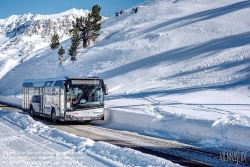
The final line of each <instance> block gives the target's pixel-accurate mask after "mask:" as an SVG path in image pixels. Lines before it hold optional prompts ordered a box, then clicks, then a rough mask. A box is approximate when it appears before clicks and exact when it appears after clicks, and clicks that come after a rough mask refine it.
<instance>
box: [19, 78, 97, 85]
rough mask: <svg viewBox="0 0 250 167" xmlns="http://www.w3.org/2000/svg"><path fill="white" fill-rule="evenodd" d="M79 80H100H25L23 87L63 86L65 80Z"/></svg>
mask: <svg viewBox="0 0 250 167" xmlns="http://www.w3.org/2000/svg"><path fill="white" fill-rule="evenodd" d="M69 79H70V80H73V79H74V80H81V79H95V80H96V79H98V80H99V79H101V78H99V77H87V78H86V77H57V78H45V79H25V80H24V81H23V87H43V86H52V85H53V86H63V85H64V82H63V81H66V80H69Z"/></svg>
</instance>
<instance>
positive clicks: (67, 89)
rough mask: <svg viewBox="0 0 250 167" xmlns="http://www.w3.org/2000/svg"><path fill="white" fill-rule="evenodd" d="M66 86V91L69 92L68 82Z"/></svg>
mask: <svg viewBox="0 0 250 167" xmlns="http://www.w3.org/2000/svg"><path fill="white" fill-rule="evenodd" d="M64 86H65V91H66V92H69V84H68V83H67V82H66V83H64Z"/></svg>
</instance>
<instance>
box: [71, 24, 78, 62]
mask: <svg viewBox="0 0 250 167" xmlns="http://www.w3.org/2000/svg"><path fill="white" fill-rule="evenodd" d="M70 40H71V46H70V49H69V55H70V56H71V58H70V60H71V61H75V60H76V58H75V57H76V55H77V54H78V51H77V47H78V46H79V44H80V38H79V34H78V30H77V29H76V28H74V29H72V31H71V38H70Z"/></svg>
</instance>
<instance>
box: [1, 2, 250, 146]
mask: <svg viewBox="0 0 250 167" xmlns="http://www.w3.org/2000/svg"><path fill="white" fill-rule="evenodd" d="M137 7H138V12H137V13H135V14H131V13H130V11H131V9H128V10H125V13H124V14H122V15H120V16H119V17H115V16H114V17H111V18H109V19H108V20H106V21H104V22H103V23H102V30H101V36H100V38H99V41H98V42H97V43H96V45H94V46H91V47H89V48H87V49H83V48H82V47H80V48H79V49H80V53H79V54H78V55H77V61H76V62H70V61H69V56H68V55H65V57H66V61H65V62H64V63H63V64H62V65H61V66H60V65H59V62H58V55H57V53H56V52H53V51H51V49H50V48H49V47H46V48H44V49H42V50H40V51H34V52H33V53H32V55H34V57H33V58H31V59H29V60H27V61H25V62H23V63H22V64H20V65H19V66H18V67H16V68H14V69H13V70H12V71H10V72H9V73H7V74H6V75H5V76H4V77H3V78H2V79H1V80H0V85H1V86H2V87H3V94H4V95H18V94H21V85H22V81H23V80H24V79H28V78H48V77H56V76H67V75H68V76H100V77H102V78H104V80H105V82H106V83H107V84H108V85H109V90H110V94H109V96H108V97H107V103H106V104H107V107H108V108H109V109H110V110H113V111H114V110H117V111H118V110H119V111H122V112H127V113H133V114H136V113H139V114H144V115H150V116H152V117H153V118H154V119H153V120H152V123H153V124H154V125H155V126H151V125H152V124H151V123H148V122H145V121H144V120H143V119H142V120H138V119H136V120H132V119H129V120H128V119H126V121H125V118H117V119H119V120H120V121H121V122H122V121H123V123H127V124H130V123H131V124H133V125H138V126H140V125H143V126H144V125H145V126H147V127H149V129H146V130H145V131H144V132H145V133H149V134H154V135H159V134H161V135H162V134H163V136H168V137H169V136H170V137H172V138H176V139H185V140H193V141H195V142H197V143H202V144H204V145H209V144H211V145H220V142H218V140H221V141H222V142H230V143H238V144H242V145H248V146H249V143H248V142H247V141H249V140H250V136H249V133H250V113H249V111H250V110H249V109H250V87H249V85H250V61H249V60H250V20H249V15H250V10H249V8H250V1H249V0H247V1H246V0H223V1H217V0H148V1H146V2H145V3H142V4H140V5H138V6H137ZM62 45H63V47H64V48H66V49H68V48H69V46H70V40H65V41H64V42H62ZM130 118H131V117H130ZM136 118H138V117H136ZM117 119H116V120H117ZM122 119H123V120H122ZM140 121H141V122H140ZM236 126H237V128H238V127H240V128H239V129H237V128H236V129H234V128H233V127H236ZM158 132H160V133H158ZM236 132H237V133H236ZM239 134H241V135H239ZM209 138H213V139H214V140H207V139H209Z"/></svg>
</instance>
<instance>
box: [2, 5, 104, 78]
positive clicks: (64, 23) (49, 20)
mask: <svg viewBox="0 0 250 167" xmlns="http://www.w3.org/2000/svg"><path fill="white" fill-rule="evenodd" d="M89 12H90V11H88V10H82V9H81V10H77V9H71V10H68V11H65V12H62V13H59V14H53V15H41V14H36V15H34V14H30V13H28V14H24V15H12V16H10V17H8V18H6V19H2V20H0V71H1V72H0V78H2V76H4V75H5V74H6V73H7V72H8V71H9V70H11V69H12V68H14V67H15V66H16V65H18V64H20V63H22V62H24V61H26V60H28V59H29V58H30V57H32V56H34V54H32V53H34V52H35V51H39V50H40V49H43V48H44V47H46V46H48V45H49V43H50V40H51V35H52V34H53V33H54V32H57V34H58V35H59V38H60V41H63V40H66V39H68V38H69V37H70V34H69V30H70V29H71V28H72V21H73V20H75V18H76V17H80V16H83V17H86V16H87V14H88V13H89ZM103 19H106V18H105V17H104V18H103Z"/></svg>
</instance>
